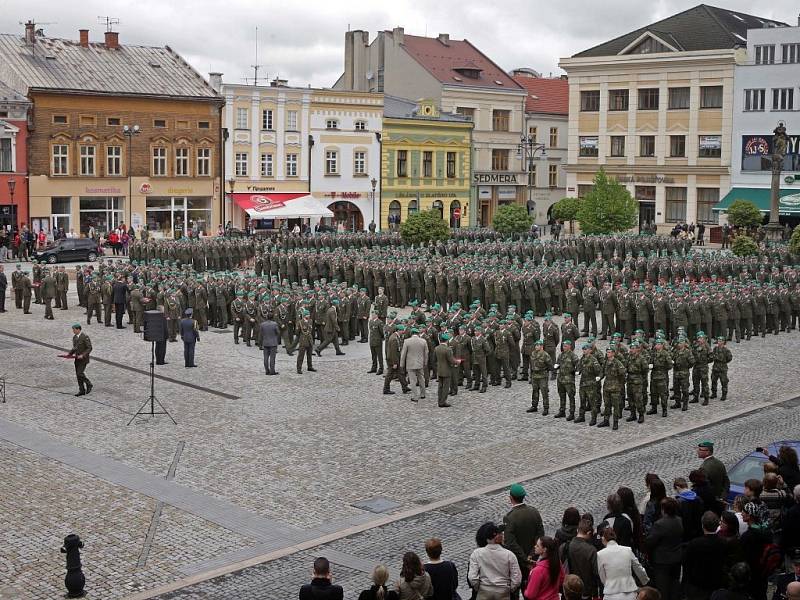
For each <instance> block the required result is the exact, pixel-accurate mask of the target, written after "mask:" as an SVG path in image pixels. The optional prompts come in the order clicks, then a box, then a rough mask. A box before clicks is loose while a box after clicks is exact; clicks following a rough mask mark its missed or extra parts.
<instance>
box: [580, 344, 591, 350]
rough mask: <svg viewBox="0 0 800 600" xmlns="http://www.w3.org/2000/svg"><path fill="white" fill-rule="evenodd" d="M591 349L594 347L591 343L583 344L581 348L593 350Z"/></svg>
mask: <svg viewBox="0 0 800 600" xmlns="http://www.w3.org/2000/svg"><path fill="white" fill-rule="evenodd" d="M591 349H592V346H591V344H584V345H583V346H581V350H591Z"/></svg>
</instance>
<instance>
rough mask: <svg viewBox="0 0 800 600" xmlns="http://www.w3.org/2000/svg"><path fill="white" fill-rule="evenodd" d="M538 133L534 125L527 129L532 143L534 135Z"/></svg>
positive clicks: (534, 138) (534, 139)
mask: <svg viewBox="0 0 800 600" xmlns="http://www.w3.org/2000/svg"><path fill="white" fill-rule="evenodd" d="M537 133H538V129H537V128H536V126H535V125H534V126H533V127H528V137H529V138H531V140H533V141H534V142H535V141H536V134H537Z"/></svg>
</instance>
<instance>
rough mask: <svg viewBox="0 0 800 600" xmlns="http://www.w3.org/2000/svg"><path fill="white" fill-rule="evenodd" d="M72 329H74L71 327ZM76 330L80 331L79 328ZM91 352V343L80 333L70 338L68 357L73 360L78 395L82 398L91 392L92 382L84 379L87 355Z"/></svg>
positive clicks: (87, 363)
mask: <svg viewBox="0 0 800 600" xmlns="http://www.w3.org/2000/svg"><path fill="white" fill-rule="evenodd" d="M73 329H76V328H75V327H73ZM77 329H80V328H79V327H78V328H77ZM91 352H92V341H91V340H90V339H89V336H88V335H86V334H85V333H83V332H82V331H81V332H79V333H78V334H75V335H73V336H72V350H70V352H69V356H72V357H74V359H75V377H76V378H77V380H78V390H79V391H78V393H77V394H75V395H76V396H84V395H86V394H88V393H89V392H91V391H92V382H91V381H89V378H88V377H86V367H87V366H88V365H89V355H90V354H91Z"/></svg>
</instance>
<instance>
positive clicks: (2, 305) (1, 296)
mask: <svg viewBox="0 0 800 600" xmlns="http://www.w3.org/2000/svg"><path fill="white" fill-rule="evenodd" d="M6 288H8V279H7V278H6V274H5V273H4V272H3V265H0V313H4V312H6Z"/></svg>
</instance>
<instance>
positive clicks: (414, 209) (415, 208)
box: [408, 200, 419, 215]
mask: <svg viewBox="0 0 800 600" xmlns="http://www.w3.org/2000/svg"><path fill="white" fill-rule="evenodd" d="M418 212H419V204H417V201H416V200H411V201H410V202H409V203H408V214H409V215H413V214H414V213H418Z"/></svg>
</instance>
